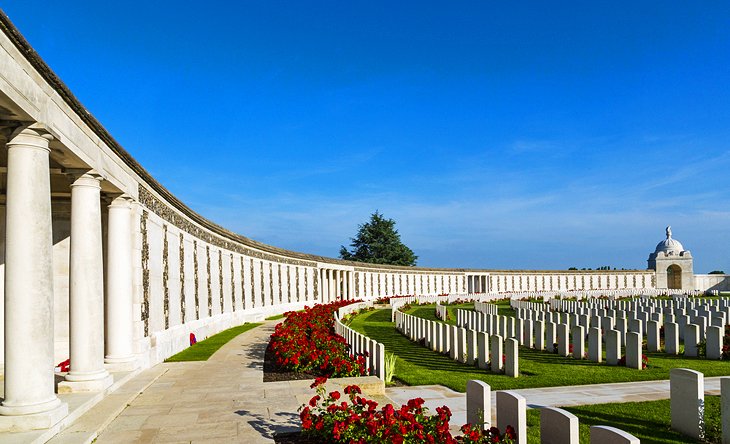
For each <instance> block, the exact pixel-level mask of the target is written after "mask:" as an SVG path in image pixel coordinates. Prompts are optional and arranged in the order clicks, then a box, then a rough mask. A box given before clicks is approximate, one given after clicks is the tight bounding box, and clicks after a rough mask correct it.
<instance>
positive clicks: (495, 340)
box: [489, 335, 502, 373]
mask: <svg viewBox="0 0 730 444" xmlns="http://www.w3.org/2000/svg"><path fill="white" fill-rule="evenodd" d="M490 339H491V344H489V358H490V361H491V366H492V372H494V373H500V372H501V371H502V337H501V336H499V335H492V337H491V338H490Z"/></svg>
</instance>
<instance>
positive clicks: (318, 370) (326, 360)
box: [269, 301, 368, 377]
mask: <svg viewBox="0 0 730 444" xmlns="http://www.w3.org/2000/svg"><path fill="white" fill-rule="evenodd" d="M354 302H359V301H337V302H333V303H330V304H326V305H315V306H314V307H312V308H309V307H305V308H304V311H301V312H289V313H286V320H285V321H284V322H282V323H280V324H278V325H277V326H276V330H275V331H274V334H272V335H271V341H270V342H269V348H270V351H272V352H273V353H274V356H275V364H276V366H277V367H278V368H280V369H281V370H285V371H293V372H304V373H311V374H314V375H323V376H328V377H344V376H361V375H366V374H367V370H368V369H366V368H365V357H364V356H354V355H352V354H351V353H350V346H349V345H348V344H347V343H346V342H345V338H343V337H342V336H340V335H338V334H335V330H334V325H335V318H334V312H335V311H336V310H337V309H338V308H340V307H342V306H345V305H349V304H352V303H354Z"/></svg>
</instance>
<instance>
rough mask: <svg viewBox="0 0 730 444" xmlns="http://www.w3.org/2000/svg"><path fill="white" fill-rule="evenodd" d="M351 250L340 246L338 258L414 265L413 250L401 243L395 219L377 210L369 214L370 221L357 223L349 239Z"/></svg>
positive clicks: (415, 257) (374, 262) (372, 262)
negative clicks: (387, 217) (353, 233)
mask: <svg viewBox="0 0 730 444" xmlns="http://www.w3.org/2000/svg"><path fill="white" fill-rule="evenodd" d="M350 240H351V241H352V242H351V243H350V247H352V249H351V251H348V250H347V248H345V247H344V246H341V247H340V258H341V259H345V260H348V261H356V262H368V263H371V264H390V265H406V266H414V265H416V260H417V259H418V256H416V255H415V254H414V253H413V251H412V250H411V249H410V248H408V247H406V246H405V245H403V242H401V240H400V234H398V230H396V229H395V221H394V220H393V219H386V218H384V217H383V215H382V214H380V213H379V212H378V211H375V213H373V214H372V215H371V216H370V221H369V222H367V223H365V224H362V225H359V226H358V230H357V236H355V237H354V238H351V239H350Z"/></svg>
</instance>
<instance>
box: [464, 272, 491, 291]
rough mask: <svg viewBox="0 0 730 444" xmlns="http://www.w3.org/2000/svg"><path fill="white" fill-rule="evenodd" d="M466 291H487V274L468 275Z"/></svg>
mask: <svg viewBox="0 0 730 444" xmlns="http://www.w3.org/2000/svg"><path fill="white" fill-rule="evenodd" d="M466 280H467V293H489V275H488V274H483V275H468V276H467V277H466Z"/></svg>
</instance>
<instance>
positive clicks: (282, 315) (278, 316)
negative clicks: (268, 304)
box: [266, 313, 284, 321]
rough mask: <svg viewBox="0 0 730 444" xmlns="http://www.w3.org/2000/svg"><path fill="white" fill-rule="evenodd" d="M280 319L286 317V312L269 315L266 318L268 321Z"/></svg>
mask: <svg viewBox="0 0 730 444" xmlns="http://www.w3.org/2000/svg"><path fill="white" fill-rule="evenodd" d="M279 319H284V314H283V313H282V314H278V315H274V316H269V317H268V318H266V320H267V321H278V320H279Z"/></svg>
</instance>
